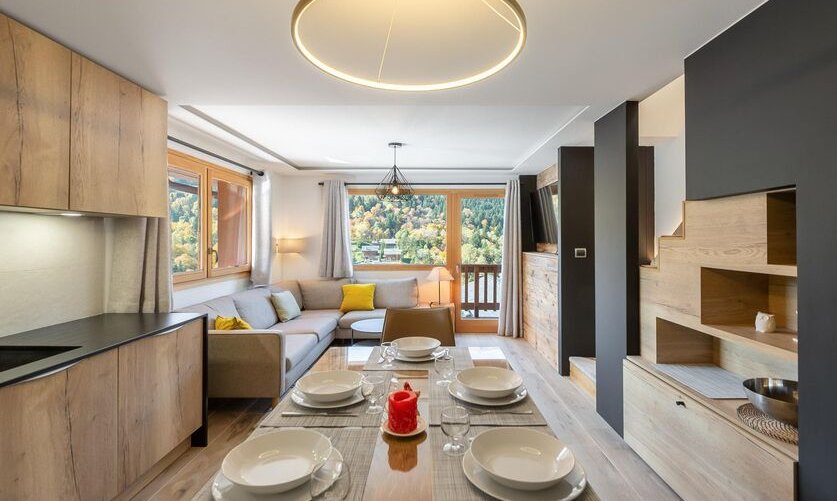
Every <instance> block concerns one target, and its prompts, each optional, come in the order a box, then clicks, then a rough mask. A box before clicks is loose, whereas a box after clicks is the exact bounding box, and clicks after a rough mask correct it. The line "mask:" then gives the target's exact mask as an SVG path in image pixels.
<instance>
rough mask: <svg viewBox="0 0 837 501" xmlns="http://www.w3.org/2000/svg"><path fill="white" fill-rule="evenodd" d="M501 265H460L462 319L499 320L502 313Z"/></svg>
mask: <svg viewBox="0 0 837 501" xmlns="http://www.w3.org/2000/svg"><path fill="white" fill-rule="evenodd" d="M500 272H501V269H500V265H499V264H460V265H459V276H460V280H461V282H460V283H461V284H462V285H461V287H460V289H461V290H462V298H461V300H462V301H461V306H462V308H461V309H462V317H463V318H497V316H498V314H499V311H500V297H499V294H500V279H501V277H500Z"/></svg>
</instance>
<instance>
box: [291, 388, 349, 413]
mask: <svg viewBox="0 0 837 501" xmlns="http://www.w3.org/2000/svg"><path fill="white" fill-rule="evenodd" d="M363 399H364V397H363V393H362V392H361V390H357V391H356V392H355V394H354V395H352V396H351V397H349V398H347V399H346V400H340V401H339V402H330V403H327V404H323V403H320V402H312V401H311V400H308V399H307V398H305V394H303V393H302V392H301V391H299V390H297V389H296V388H294V389H293V390H291V400H293V402H294V403H295V404H296V405H299V406H300V407H307V408H309V409H339V408H340V407H348V406H350V405H355V404H357V403H360V402H363Z"/></svg>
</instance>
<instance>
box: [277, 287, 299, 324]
mask: <svg viewBox="0 0 837 501" xmlns="http://www.w3.org/2000/svg"><path fill="white" fill-rule="evenodd" d="M270 301H271V302H272V303H273V309H274V310H276V315H277V316H278V317H279V321H280V322H287V321H288V320H291V319H294V318H296V317H298V316H299V315H300V314H301V313H302V312H301V311H300V308H299V303H297V302H296V299H295V298H294V295H293V294H292V293H291V291H281V292H271V293H270Z"/></svg>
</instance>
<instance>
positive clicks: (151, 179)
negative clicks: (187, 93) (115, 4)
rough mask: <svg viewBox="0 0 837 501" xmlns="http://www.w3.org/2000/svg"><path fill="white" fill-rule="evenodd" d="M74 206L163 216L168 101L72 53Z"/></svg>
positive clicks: (164, 212) (71, 187)
mask: <svg viewBox="0 0 837 501" xmlns="http://www.w3.org/2000/svg"><path fill="white" fill-rule="evenodd" d="M72 67H73V69H72V120H71V121H72V125H71V130H72V138H71V141H70V209H72V210H78V211H86V212H101V213H109V214H124V215H135V216H136V215H139V216H155V217H165V215H166V211H167V204H166V114H167V108H166V102H165V101H163V100H162V99H160V98H159V97H157V96H155V95H153V94H151V93H150V92H148V91H146V90H144V89H142V88H141V87H139V86H137V85H136V84H134V83H131V82H129V81H128V80H125V79H124V78H122V77H120V76H118V75H116V74H115V73H112V72H110V71H108V70H107V69H105V68H102V67H101V66H99V65H97V64H96V63H93V62H92V61H90V60H88V59H85V58H83V57H81V56H79V55H78V54H73V64H72Z"/></svg>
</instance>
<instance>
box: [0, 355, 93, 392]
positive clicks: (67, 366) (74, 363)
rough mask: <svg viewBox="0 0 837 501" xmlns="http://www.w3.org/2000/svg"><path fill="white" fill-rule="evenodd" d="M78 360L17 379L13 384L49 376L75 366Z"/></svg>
mask: <svg viewBox="0 0 837 501" xmlns="http://www.w3.org/2000/svg"><path fill="white" fill-rule="evenodd" d="M79 362H81V360H79V361H78V362H73V363H71V364H68V365H63V366H61V367H59V368H57V369H52V370H51V371H47V372H44V373H43V374H38V375H37V376H32V377H28V378H26V379H24V380H23V381H18V382H17V383H14V384H22V383H29V382H31V381H37V380H38V379H43V378H45V377H49V376H52V375H55V374H58V373H59V372H62V371H66V370H68V369H70V368H71V367H75V366H76V365H78V364H79ZM12 386H14V385H12Z"/></svg>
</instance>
